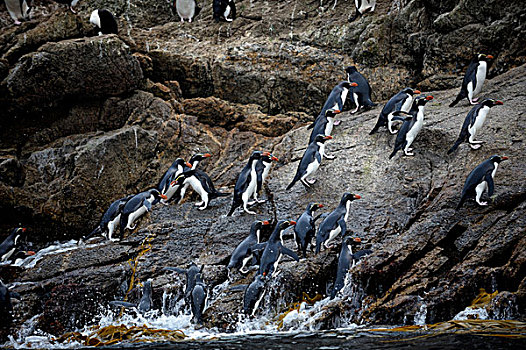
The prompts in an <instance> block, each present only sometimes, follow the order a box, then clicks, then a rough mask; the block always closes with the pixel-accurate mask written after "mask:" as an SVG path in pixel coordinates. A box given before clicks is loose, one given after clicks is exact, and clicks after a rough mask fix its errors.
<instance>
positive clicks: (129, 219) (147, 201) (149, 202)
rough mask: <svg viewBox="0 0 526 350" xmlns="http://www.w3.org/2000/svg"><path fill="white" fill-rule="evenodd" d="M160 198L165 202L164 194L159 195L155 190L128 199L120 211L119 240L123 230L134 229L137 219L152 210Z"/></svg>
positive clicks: (122, 235)
mask: <svg viewBox="0 0 526 350" xmlns="http://www.w3.org/2000/svg"><path fill="white" fill-rule="evenodd" d="M161 198H162V199H165V200H166V196H165V195H164V194H161V193H160V192H159V190H157V189H155V188H152V189H150V190H148V191H144V192H141V193H139V194H136V195H135V196H133V197H132V198H130V199H129V200H128V201H127V202H126V204H125V205H124V208H122V211H121V219H120V228H121V230H120V234H121V238H122V237H124V230H125V229H129V230H133V229H135V226H136V225H134V223H135V221H137V219H139V218H140V217H141V216H143V215H144V214H146V213H147V212H149V211H150V210H151V209H152V206H153V205H154V204H156V203H157V202H159V200H161Z"/></svg>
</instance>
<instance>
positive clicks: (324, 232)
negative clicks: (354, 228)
mask: <svg viewBox="0 0 526 350" xmlns="http://www.w3.org/2000/svg"><path fill="white" fill-rule="evenodd" d="M361 198H362V197H361V196H360V195H357V194H352V193H349V192H345V193H344V194H343V196H342V199H341V200H340V204H339V205H338V206H337V207H336V209H334V210H333V211H332V212H331V213H330V214H329V215H327V216H326V217H325V219H323V221H322V223H321V224H320V227H319V228H318V232H317V233H316V252H315V253H316V254H318V253H319V252H320V250H321V246H322V244H323V246H324V247H325V248H326V249H329V248H330V247H331V246H330V245H329V243H330V242H331V241H332V240H333V239H334V238H336V236H338V235H339V234H340V233H341V234H342V235H343V234H345V231H344V230H345V229H346V227H347V226H346V222H347V218H348V217H349V209H350V207H351V202H352V201H354V200H356V199H361Z"/></svg>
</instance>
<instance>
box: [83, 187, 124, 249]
mask: <svg viewBox="0 0 526 350" xmlns="http://www.w3.org/2000/svg"><path fill="white" fill-rule="evenodd" d="M132 197H133V195H130V196H127V197H124V198H120V199H117V200H116V201H114V202H113V203H111V204H110V207H109V208H108V210H106V212H105V213H104V215H103V216H102V219H101V220H100V223H99V225H98V226H97V227H96V228H95V229H94V230H93V231H91V233H90V234H89V235H87V236H85V237H83V238H82V240H83V241H85V240H87V239H88V238H90V237H93V236H94V235H97V234H102V235H103V236H104V237H105V238H106V239H108V240H110V241H114V239H113V232H115V229H116V228H117V227H119V226H120V222H121V211H122V209H123V208H124V206H125V205H126V203H127V202H128V201H129V200H130V199H131V198H132Z"/></svg>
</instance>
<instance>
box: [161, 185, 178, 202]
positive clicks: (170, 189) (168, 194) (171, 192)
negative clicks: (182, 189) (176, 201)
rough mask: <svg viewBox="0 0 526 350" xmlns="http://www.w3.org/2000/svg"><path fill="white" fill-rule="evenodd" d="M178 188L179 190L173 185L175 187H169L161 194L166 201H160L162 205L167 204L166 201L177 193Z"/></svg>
mask: <svg viewBox="0 0 526 350" xmlns="http://www.w3.org/2000/svg"><path fill="white" fill-rule="evenodd" d="M178 188H179V185H175V186H172V185H169V186H168V189H167V190H166V192H165V193H163V194H164V195H165V196H166V200H165V199H162V200H161V202H163V203H166V202H168V200H169V199H170V198H172V197H173V195H174V193H175V191H177V189H178Z"/></svg>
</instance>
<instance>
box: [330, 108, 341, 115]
mask: <svg viewBox="0 0 526 350" xmlns="http://www.w3.org/2000/svg"><path fill="white" fill-rule="evenodd" d="M341 112H342V111H340V110H339V109H335V110H334V112H332V113H334V114H338V113H341Z"/></svg>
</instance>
